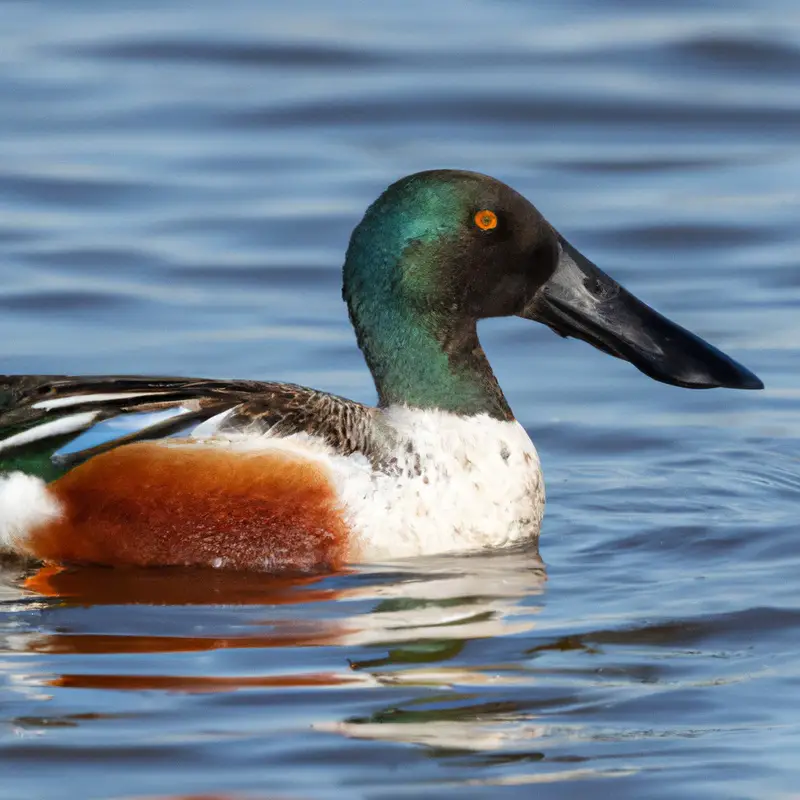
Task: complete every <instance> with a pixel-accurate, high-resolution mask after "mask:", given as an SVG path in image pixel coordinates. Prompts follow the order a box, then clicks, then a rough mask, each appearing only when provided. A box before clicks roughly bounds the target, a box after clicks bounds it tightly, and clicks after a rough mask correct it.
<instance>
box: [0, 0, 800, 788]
mask: <svg viewBox="0 0 800 800" xmlns="http://www.w3.org/2000/svg"><path fill="white" fill-rule="evenodd" d="M0 20H2V22H0V112H2V113H0V371H2V372H23V373H119V372H130V373H143V374H147V373H150V374H183V375H200V376H209V377H220V378H222V377H248V378H264V379H276V380H277V379H281V380H288V381H294V382H298V383H304V384H310V385H313V386H316V387H320V388H324V389H327V390H330V391H333V392H337V393H340V394H345V395H348V396H350V397H353V398H355V399H358V400H362V401H366V402H373V401H374V389H373V386H372V383H371V379H370V377H369V374H368V372H367V370H366V368H365V366H364V364H363V362H362V359H361V356H360V354H359V352H358V349H357V347H356V344H355V337H354V335H353V332H352V330H351V329H350V327H349V323H348V321H347V314H346V310H345V308H344V305H343V303H342V301H341V297H340V267H341V263H342V258H343V253H344V250H345V247H346V244H347V240H348V236H349V233H350V231H351V229H352V228H353V226H354V225H355V224H356V222H357V221H358V220H359V218H360V216H361V214H362V213H363V210H364V209H365V207H366V206H367V204H369V203H370V202H371V201H372V200H373V199H374V198H375V197H376V195H377V194H378V193H379V192H380V191H381V190H382V188H383V187H384V186H386V185H387V184H388V183H389V182H391V181H393V180H395V179H396V178H398V177H400V176H402V175H404V174H406V173H408V172H412V171H414V170H418V169H425V168H432V167H458V168H467V169H474V170H479V171H483V172H488V173H490V174H493V175H495V176H497V177H498V178H501V179H503V180H505V181H507V182H509V183H511V184H512V185H513V186H514V187H515V188H517V189H518V190H519V191H521V192H523V193H524V194H526V195H527V196H528V197H530V198H531V199H532V200H533V201H534V202H535V203H536V205H537V206H538V207H539V208H540V210H541V211H542V212H543V213H544V214H545V215H546V216H547V218H548V219H549V220H550V221H551V222H552V223H553V224H554V225H555V226H556V227H557V228H558V229H559V230H560V231H561V232H562V233H563V234H564V235H566V236H567V237H568V238H569V239H570V240H571V241H572V242H573V243H574V244H575V245H576V246H578V247H579V248H580V249H581V250H582V251H583V252H585V253H586V254H587V255H588V256H590V257H591V258H592V259H593V260H595V261H596V262H597V263H598V264H599V265H600V266H601V267H603V268H604V269H606V270H607V271H608V272H610V273H611V274H613V275H614V276H615V277H616V278H617V279H619V280H620V281H621V282H623V283H625V284H626V285H627V286H628V287H629V288H630V289H631V290H633V291H634V292H635V293H636V294H637V295H639V296H640V297H642V298H643V299H644V300H646V301H647V302H648V303H650V304H652V305H654V306H656V307H657V308H659V309H660V310H661V311H662V312H664V313H666V314H668V315H669V316H670V317H671V318H673V319H675V320H676V321H678V322H680V323H681V324H682V325H684V326H686V327H689V328H691V329H692V330H694V331H696V332H697V333H698V334H700V335H701V336H703V337H705V338H707V339H709V340H711V341H712V342H714V343H715V344H716V345H718V346H719V347H721V348H722V349H724V350H725V351H726V352H729V353H730V354H731V355H733V356H734V357H736V358H737V359H739V360H741V361H742V362H743V363H745V364H746V365H747V366H749V367H750V368H752V369H753V370H754V371H755V372H756V373H757V374H759V376H760V377H761V378H763V380H764V381H765V383H766V385H767V389H766V390H765V391H764V392H761V393H753V392H739V393H736V392H730V391H724V390H716V391H710V392H690V391H686V390H682V389H677V388H673V387H668V386H664V385H661V384H658V383H655V382H653V381H650V380H648V379H647V378H645V377H644V376H643V375H641V374H640V373H638V372H636V370H634V369H633V368H632V367H631V366H630V365H628V364H626V363H623V362H620V361H617V360H614V359H611V358H609V357H607V356H604V355H602V354H600V353H598V352H597V351H595V350H593V349H592V348H590V347H588V346H586V345H584V344H582V343H578V342H575V341H571V340H569V341H567V340H562V339H559V338H558V337H556V336H554V335H553V334H552V333H551V332H550V331H548V330H547V329H545V328H544V327H541V326H536V325H532V324H530V323H526V322H525V321H522V320H492V321H489V322H485V323H482V328H481V334H482V339H483V342H484V344H485V347H486V350H487V352H488V354H489V356H490V359H491V361H492V364H493V366H494V367H495V370H496V372H497V375H498V377H499V379H500V382H501V384H502V386H503V388H504V390H505V391H506V394H507V396H508V398H509V401H510V402H511V405H512V407H513V408H514V410H515V412H516V414H517V416H518V417H519V419H520V420H521V421H522V423H523V424H524V425H525V426H526V428H527V429H528V431H529V432H530V433H531V435H532V437H533V438H534V441H535V442H536V444H537V447H538V448H539V450H540V453H541V456H542V460H543V463H544V468H545V475H546V479H547V487H548V512H547V516H546V519H545V523H544V529H543V532H542V538H541V546H540V552H539V553H538V554H537V553H536V552H535V551H532V550H531V549H530V548H528V549H525V550H521V551H515V552H504V553H498V554H495V555H488V554H483V555H480V556H475V557H470V558H439V559H426V560H419V561H415V562H406V563H398V564H385V565H377V566H371V567H354V568H353V569H352V570H351V571H348V572H346V573H344V574H339V575H335V576H329V577H318V578H310V577H309V578H302V579H297V578H294V579H292V578H270V577H268V576H263V575H230V574H226V573H224V572H212V573H203V574H201V575H198V573H187V572H185V571H180V570H164V571H159V570H151V571H145V572H136V571H134V572H118V571H113V570H100V569H95V570H89V569H82V570H75V571H72V572H67V573H62V574H61V575H59V576H56V577H55V578H53V579H52V581H51V582H50V584H49V586H50V594H48V591H47V590H46V589H45V588H44V584H43V583H42V582H40V583H39V584H36V586H38V590H37V589H36V588H35V587H30V588H26V587H24V586H23V579H24V578H25V577H26V576H29V575H30V574H31V571H30V570H23V569H22V568H21V567H19V566H17V565H14V564H8V565H6V566H5V567H4V569H3V571H2V573H0V600H1V601H2V604H1V605H0V610H1V611H2V615H1V616H0V636H1V637H2V640H1V641H0V720H1V721H2V723H3V724H2V727H0V737H2V738H1V739H0V744H1V745H2V749H1V750H0V762H1V763H2V772H1V773H0V774H1V775H2V780H0V797H2V798H9V799H10V800H28V799H30V800H60V799H61V798H64V799H65V800H66V799H67V798H69V799H70V800H72V799H73V798H89V799H94V798H98V799H99V798H150V799H151V800H152V799H153V798H172V800H177V798H187V797H201V796H202V797H214V798H251V799H252V798H281V799H282V800H299V798H333V797H337V798H339V797H346V798H381V799H382V800H389V799H390V798H406V797H408V798H410V797H458V798H459V800H468V799H470V798H494V797H520V798H527V797H533V796H536V797H543V798H572V797H598V796H613V797H619V798H645V797H646V798H678V797H685V798H698V797H704V798H705V797H708V798H726V799H727V798H789V797H794V796H797V793H798V792H800V766H798V753H799V752H800V717H799V715H798V697H800V590H799V589H798V578H797V576H798V574H799V573H800V550H799V548H798V535H799V534H800V531H799V530H798V510H799V509H800V455H799V454H800V345H799V344H798V343H799V342H800V227H799V226H798V224H797V222H798V219H800V188H798V187H800V91H798V86H800V6H798V4H797V3H796V2H795V0H758V1H757V0H735V2H725V3H723V2H721V0H720V1H718V0H700V1H699V2H687V1H686V0H677V2H673V3H669V4H664V3H659V2H656V1H655V0H632V1H631V2H621V1H620V0H596V1H595V2H588V0H583V1H581V0H562V1H561V2H558V3H530V2H522V0H504V1H503V2H497V0H495V2H490V0H459V1H458V2H456V0H441V1H440V2H436V3H434V2H422V1H421V0H403V2H374V3H364V2H355V0H339V2H336V3H330V2H322V0H295V2H292V3H273V2H258V0H228V2H226V3H217V2H211V0H193V2H189V0H159V2H154V1H153V0H149V1H146V2H139V3H132V2H124V1H123V0H108V1H107V2H103V3H95V2H88V0H77V1H76V2H71V3H65V2H59V1H57V0H27V1H23V0H10V1H9V0H2V2H0Z"/></svg>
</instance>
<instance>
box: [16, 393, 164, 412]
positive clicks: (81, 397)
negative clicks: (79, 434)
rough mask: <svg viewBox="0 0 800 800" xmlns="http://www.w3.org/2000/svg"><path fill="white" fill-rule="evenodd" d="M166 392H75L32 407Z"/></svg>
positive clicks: (156, 394) (51, 406)
mask: <svg viewBox="0 0 800 800" xmlns="http://www.w3.org/2000/svg"><path fill="white" fill-rule="evenodd" d="M161 394H166V392H105V393H101V394H73V395H70V396H69V397H56V398H55V399H53V400H40V401H39V402H38V403H34V404H33V405H32V406H31V408H41V409H42V410H44V411H52V410H53V409H54V408H67V407H69V406H78V405H81V403H105V402H106V401H107V400H127V399H128V398H131V397H155V396H158V395H161Z"/></svg>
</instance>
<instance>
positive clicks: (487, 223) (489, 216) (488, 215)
mask: <svg viewBox="0 0 800 800" xmlns="http://www.w3.org/2000/svg"><path fill="white" fill-rule="evenodd" d="M474 219H475V224H476V225H477V226H478V227H479V228H480V229H481V230H482V231H491V230H494V229H495V228H496V227H497V214H495V213H494V211H489V209H488V208H484V209H483V210H482V211H479V212H478V213H477V214H476V215H475V217H474Z"/></svg>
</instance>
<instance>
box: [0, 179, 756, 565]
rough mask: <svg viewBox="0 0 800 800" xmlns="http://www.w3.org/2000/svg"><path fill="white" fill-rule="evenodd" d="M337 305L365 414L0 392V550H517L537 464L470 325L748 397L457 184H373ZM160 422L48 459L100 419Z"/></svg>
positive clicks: (330, 553) (532, 500)
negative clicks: (505, 322)
mask: <svg viewBox="0 0 800 800" xmlns="http://www.w3.org/2000/svg"><path fill="white" fill-rule="evenodd" d="M343 296H344V299H345V301H346V303H347V307H348V310H349V313H350V319H351V321H352V324H353V326H354V328H355V330H356V334H357V337H358V344H359V347H360V348H361V350H362V352H363V353H364V357H365V358H366V361H367V365H368V366H369V369H370V371H371V372H372V376H373V378H374V380H375V385H376V387H377V391H378V405H377V407H374V408H373V407H369V406H365V405H362V404H360V403H356V402H353V401H351V400H346V399H343V398H341V397H336V396H333V395H331V394H327V393H325V392H321V391H317V390H314V389H307V388H304V387H301V386H294V385H290V384H285V383H259V382H255V381H217V380H204V379H188V378H143V377H120V376H109V377H63V376H52V375H20V376H6V377H3V378H0V436H2V438H1V439H0V466H2V468H3V469H4V470H5V472H4V475H3V476H2V477H0V543H2V546H3V547H4V548H5V549H7V550H12V551H14V552H17V553H20V554H25V555H29V556H33V557H36V558H39V559H43V560H45V561H50V562H56V563H95V564H108V565H143V566H153V565H177V564H181V565H190V564H194V565H213V566H224V567H230V568H239V569H267V570H275V569H281V568H290V569H301V570H307V569H321V568H336V567H338V566H340V565H342V564H344V563H346V562H358V561H376V560H381V559H387V558H397V557H404V556H414V555H420V554H430V553H445V552H458V551H469V550H474V549H478V548H488V547H500V546H503V545H507V544H510V543H513V542H518V541H520V540H524V539H528V538H531V537H536V536H537V535H538V533H539V527H540V524H541V520H542V514H543V512H544V502H545V496H544V483H543V480H542V473H541V469H540V466H539V459H538V456H537V454H536V449H535V448H534V446H533V444H532V442H531V441H530V439H529V438H528V435H527V433H526V432H525V430H524V429H523V428H522V426H521V425H520V424H519V423H518V422H517V421H516V420H515V419H514V415H513V414H512V412H511V409H510V408H509V405H508V403H507V402H506V398H505V397H504V396H503V392H502V391H501V390H500V387H499V385H498V383H497V381H496V379H495V377H494V375H493V373H492V370H491V367H490V366H489V362H488V361H487V359H486V356H485V354H484V352H483V349H482V348H481V345H480V343H479V341H478V336H477V331H476V325H477V322H478V320H480V319H483V318H486V317H498V316H519V317H523V318H525V319H529V320H536V321H538V322H542V323H544V324H545V325H548V326H549V327H550V328H552V329H553V330H554V331H555V332H556V333H558V334H560V335H562V336H574V337H577V338H580V339H583V340H584V341H586V342H589V343H590V344H592V345H594V346H595V347H597V348H599V349H600V350H602V351H604V352H606V353H610V354H611V355H614V356H617V357H619V358H622V359H625V360H626V361H629V362H631V363H632V364H633V365H634V366H636V367H637V368H638V369H640V370H641V371H642V372H644V373H645V374H646V375H649V376H650V377H651V378H655V379H656V380H659V381H663V382H665V383H670V384H673V385H676V386H684V387H688V388H710V387H717V386H721V387H728V388H735V389H760V388H763V384H762V383H761V381H760V380H759V379H758V378H757V377H756V376H755V375H754V374H753V373H752V372H750V371H749V370H747V369H745V368H744V367H743V366H741V365H740V364H738V363H736V362H735V361H733V360H732V359H731V358H729V357H728V356H726V355H725V354H723V353H721V352H720V351H719V350H717V349H716V348H714V347H712V346H711V345H710V344H707V343H706V342H704V341H703V340H702V339H700V338H698V337H697V336H695V335H693V334H692V333H690V332H688V331H687V330H685V329H683V328H681V327H680V326H678V325H676V324H674V323H672V322H670V321H669V320H667V319H666V318H664V317H663V316H661V315H660V314H658V313H657V312H655V311H654V310H653V309H651V308H649V307H648V306H646V305H645V304H644V303H642V302H641V301H639V300H637V299H636V298H635V297H634V296H633V295H632V294H630V292H628V291H626V290H625V289H624V288H623V287H621V286H620V285H619V284H618V283H616V282H615V281H614V280H613V279H612V278H610V277H609V276H608V275H606V274H605V273H604V272H602V271H601V270H600V269H598V268H597V267H596V266H595V265H594V264H592V263H591V262H590V261H588V260H587V259H586V258H584V257H583V256H582V255H581V254H580V253H579V252H578V251H577V250H576V249H575V248H573V247H572V246H571V245H570V244H569V243H568V242H567V241H566V240H565V239H564V238H563V237H562V236H561V235H560V234H559V233H558V232H557V231H556V230H554V229H553V228H552V227H551V226H550V224H549V223H548V222H547V221H546V220H545V219H544V218H543V217H542V215H541V214H540V213H539V212H538V211H537V210H536V209H535V208H534V207H533V205H531V203H529V202H528V201H527V200H526V199H525V198H524V197H522V196H521V195H519V194H518V193H517V192H515V191H514V190H513V189H511V188H510V187H508V186H506V185H505V184H503V183H501V182H500V181H497V180H494V179H492V178H489V177H487V176H485V175H479V174H476V173H472V172H461V171H455V170H434V171H429V172H421V173H418V174H415V175H411V176H409V177H406V178H403V179H402V180H400V181H398V182H397V183H394V184H393V185H391V186H390V187H389V188H388V189H386V191H385V192H384V193H383V194H382V195H381V196H380V197H379V198H378V200H377V201H376V202H375V203H373V205H372V206H370V207H369V209H368V210H367V212H366V214H365V216H364V218H363V219H362V221H361V222H360V223H359V225H358V226H357V227H356V229H355V230H354V232H353V234H352V237H351V239H350V245H349V247H348V250H347V256H346V259H345V263H344V289H343ZM165 409H172V410H173V411H175V412H176V413H175V414H174V415H173V416H169V417H168V418H161V419H159V420H158V421H157V422H155V423H153V424H150V425H148V426H146V427H144V428H143V429H141V430H138V431H136V432H133V433H129V434H127V435H125V436H122V437H118V438H116V439H114V440H112V441H107V442H104V443H103V444H100V445H96V446H94V447H90V448H85V449H83V450H79V451H77V452H74V451H73V452H70V453H68V454H66V455H65V454H63V453H59V452H58V451H59V450H60V449H62V448H64V447H65V445H67V444H68V443H69V442H70V441H72V440H73V439H75V438H76V437H77V436H79V435H80V434H82V433H83V432H85V431H87V430H88V429H89V428H91V427H92V426H94V425H96V424H97V423H99V422H101V421H103V420H107V419H109V418H111V417H115V416H117V415H120V414H127V413H134V412H144V411H163V410H165ZM178 410H179V411H180V413H177V411H178Z"/></svg>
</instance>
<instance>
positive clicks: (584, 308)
mask: <svg viewBox="0 0 800 800" xmlns="http://www.w3.org/2000/svg"><path fill="white" fill-rule="evenodd" d="M559 244H560V256H559V261H558V265H557V267H556V270H555V272H554V273H553V275H552V276H551V277H550V279H549V280H548V281H547V282H546V283H545V284H544V285H543V286H542V287H541V288H540V289H539V290H538V291H537V292H536V294H535V295H534V297H533V298H532V300H531V301H530V302H529V303H528V305H527V306H526V308H525V309H524V310H523V312H522V313H521V314H520V316H522V317H525V318H526V319H532V320H536V321H538V322H543V323H544V324H545V325H547V326H549V327H550V328H552V329H553V330H554V331H555V332H556V333H558V334H559V335H561V336H573V337H575V338H577V339H583V340H584V341H585V342H589V344H591V345H593V346H594V347H597V348H598V349H599V350H602V351H603V352H605V353H609V354H610V355H612V356H616V357H617V358H622V359H624V360H625V361H629V362H630V363H631V364H633V365H634V366H635V367H636V368H637V369H639V370H641V371H642V372H644V374H645V375H649V376H650V377H651V378H654V379H655V380H657V381H662V382H663V383H669V384H672V385H673V386H683V387H686V388H688V389H711V388H714V387H718V386H719V387H725V388H728V389H763V388H764V384H763V383H762V382H761V381H760V380H759V379H758V378H757V377H756V376H755V375H754V374H753V373H752V372H750V370H748V369H746V368H745V367H743V366H742V365H741V364H739V363H737V362H736V361H734V360H733V359H732V358H730V357H729V356H726V355H725V353H723V352H721V351H720V350H717V348H716V347H714V346H713V345H710V344H709V343H708V342H704V341H703V340H702V339H701V338H700V337H699V336H695V335H694V334H693V333H691V332H690V331H687V330H686V329H685V328H682V327H681V326H680V325H676V324H675V323H674V322H670V320H668V319H667V318H666V317H663V316H662V315H661V314H659V313H658V312H657V311H654V310H653V309H652V308H650V306H648V305H646V304H645V303H643V302H642V301H641V300H638V299H637V298H636V297H634V296H633V295H632V294H631V293H630V292H629V291H627V290H626V289H625V288H623V287H622V286H620V285H619V284H618V283H617V282H616V281H615V280H614V279H613V278H611V277H609V276H608V275H606V274H605V272H603V271H602V270H601V269H599V268H598V267H596V266H595V265H594V264H592V262H591V261H589V260H588V259H587V258H584V257H583V256H582V255H581V254H580V253H579V252H578V251H577V250H576V249H575V248H574V247H572V246H571V245H570V244H569V243H568V242H567V241H566V240H564V239H563V238H561V237H559Z"/></svg>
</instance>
